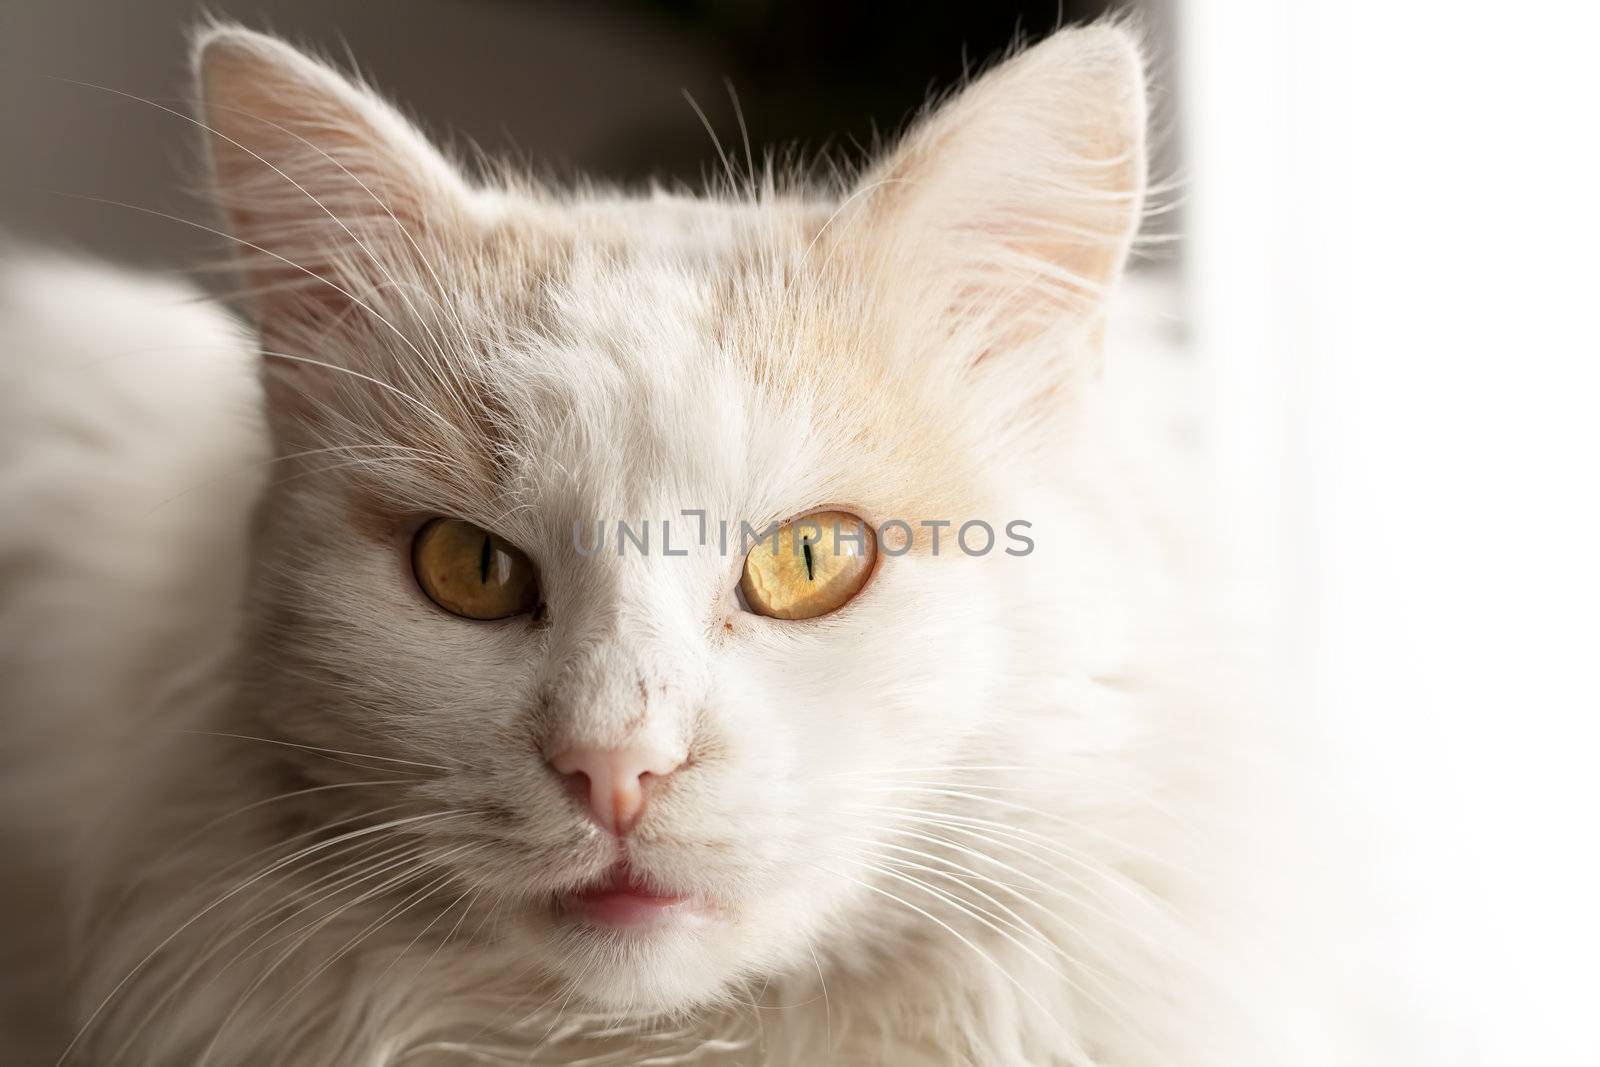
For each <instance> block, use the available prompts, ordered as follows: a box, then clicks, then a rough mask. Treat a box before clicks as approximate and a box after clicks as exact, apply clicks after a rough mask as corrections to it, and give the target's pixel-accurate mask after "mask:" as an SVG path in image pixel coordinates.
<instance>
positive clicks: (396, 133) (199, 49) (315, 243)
mask: <svg viewBox="0 0 1600 1067" xmlns="http://www.w3.org/2000/svg"><path fill="white" fill-rule="evenodd" d="M193 63H194V70H195V78H196V82H197V88H198V95H199V111H200V118H201V120H202V121H203V122H204V123H205V125H206V127H207V129H208V130H209V132H210V137H209V146H210V156H211V163H212V187H213V194H214V196H215V198H216V200H217V203H218V205H219V207H220V208H221V209H222V213H223V216H224V222H225V225H226V227H227V230H228V232H229V234H230V235H231V236H232V237H234V238H235V239H236V241H237V242H238V248H239V254H240V262H241V264H242V266H243V269H244V273H245V276H246V278H247V280H248V281H249V283H250V285H249V290H250V293H251V297H250V299H249V303H250V305H251V308H252V310H253V311H254V312H255V313H256V316H257V317H258V319H260V320H261V321H262V323H263V325H264V326H267V327H271V326H273V325H274V324H276V325H280V326H293V327H299V328H303V329H311V330H322V329H326V328H328V327H330V326H332V325H333V324H336V323H341V322H345V321H347V320H350V319H359V318H360V316H359V315H356V314H353V313H354V312H356V311H359V310H360V309H361V305H362V304H365V303H367V302H368V300H367V299H364V298H370V297H372V296H373V295H374V294H376V293H379V292H382V291H384V290H385V288H386V287H387V288H394V287H395V286H396V285H397V284H402V285H403V284H405V278H406V276H407V275H414V274H415V273H416V271H415V268H416V266H417V261H418V259H419V258H421V257H422V252H421V250H420V248H419V242H423V241H427V240H429V239H430V238H432V237H434V236H436V235H438V234H439V233H442V232H451V231H452V230H453V229H454V228H457V227H459V226H460V224H461V221H462V219H463V218H464V217H465V216H466V212H467V206H468V203H469V191H468V188H467V186H466V183H465V181H464V180H463V179H462V177H461V175H460V173H459V172H458V171H457V170H456V168H455V167H454V166H453V165H451V164H450V163H449V162H448V161H447V160H446V159H445V158H444V157H443V156H442V155H440V153H439V152H438V151H437V150H436V149H435V148H434V147H433V146H432V145H430V144H429V143H428V141H427V140H426V139H425V138H424V137H423V136H422V135H421V134H419V133H418V132H417V130H416V129H415V128H414V127H413V126H412V125H411V124H410V123H409V122H407V121H406V119H405V118H404V117H403V116H401V115H400V113H399V112H398V111H396V110H395V109H394V108H393V107H391V106H390V105H389V104H388V103H386V102H385V101H384V100H382V99H381V98H379V97H378V95H377V94H376V93H374V92H372V91H371V90H370V89H368V88H366V87H365V86H363V85H360V84H357V83H355V82H353V81H352V80H350V79H349V78H346V77H345V76H344V75H342V74H340V73H339V72H338V71H336V70H334V69H333V68H332V67H330V66H328V65H326V64H324V63H321V62H319V61H317V60H315V59H312V58H311V57H309V56H307V55H305V54H304V53H302V52H299V51H297V50H295V49H294V48H291V47H290V46H288V45H286V44H284V43H283V42H282V41H279V40H277V39H275V38H272V37H268V36H266V35H264V34H260V33H255V32H252V31H250V30H246V29H242V28H239V27H237V26H213V27H210V28H208V29H205V30H203V31H202V32H200V33H199V34H198V35H197V37H196V39H195V45H194V53H193Z"/></svg>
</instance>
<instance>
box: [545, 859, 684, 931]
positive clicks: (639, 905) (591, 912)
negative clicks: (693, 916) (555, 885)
mask: <svg viewBox="0 0 1600 1067" xmlns="http://www.w3.org/2000/svg"><path fill="white" fill-rule="evenodd" d="M688 899H689V898H688V897H684V896H678V895H676V894H663V893H657V892H655V891H654V890H652V889H648V888H646V887H645V886H643V885H642V884H640V883H639V882H637V881H635V880H634V878H633V877H632V875H631V874H630V873H629V872H628V871H627V869H626V868H614V869H613V870H612V871H611V872H610V873H609V874H608V875H607V876H606V880H605V881H604V882H600V883H598V884H596V885H593V886H591V887H590V888H588V889H585V890H582V891H580V892H577V893H569V894H568V895H566V896H564V897H562V898H561V906H562V908H563V909H564V910H565V911H566V912H567V913H568V914H570V915H575V916H578V917H579V918H582V919H587V920H588V921H589V922H592V923H597V924H599V925H601V926H617V927H630V926H643V925H645V924H647V923H650V922H654V921H656V920H657V919H660V918H661V917H662V916H664V915H666V914H667V913H669V912H671V911H672V910H674V909H675V908H679V907H681V906H682V905H683V904H685V903H687V901H688Z"/></svg>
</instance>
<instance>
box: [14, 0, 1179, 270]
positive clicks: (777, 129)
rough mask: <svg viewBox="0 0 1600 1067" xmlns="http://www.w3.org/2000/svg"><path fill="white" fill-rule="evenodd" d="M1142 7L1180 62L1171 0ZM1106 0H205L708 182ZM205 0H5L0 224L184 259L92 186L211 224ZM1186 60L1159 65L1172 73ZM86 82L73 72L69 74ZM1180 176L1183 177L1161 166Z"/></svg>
mask: <svg viewBox="0 0 1600 1067" xmlns="http://www.w3.org/2000/svg"><path fill="white" fill-rule="evenodd" d="M1140 6H1141V11H1140V16H1141V18H1142V20H1143V21H1144V22H1145V24H1146V25H1147V26H1148V27H1149V28H1150V30H1151V34H1150V36H1151V40H1152V43H1153V44H1154V45H1155V48H1156V52H1157V58H1158V63H1160V64H1169V63H1170V55H1171V51H1172V50H1171V48H1170V41H1169V38H1168V32H1167V31H1168V30H1169V29H1170V26H1171V22H1172V20H1171V18H1170V17H1167V16H1168V12H1167V11H1166V10H1165V7H1164V4H1163V3H1162V2H1156V3H1148V4H1143V5H1140ZM1125 7H1126V5H1125V4H1113V3H1108V2H1096V0H1043V2H1024V3H981V2H976V0H969V2H964V3H953V2H946V3H938V2H935V3H869V2H862V0H808V2H804V3H801V2H788V3H779V2H776V0H594V2H589V3H581V2H578V0H387V2H383V0H366V2H360V3H357V2H351V0H213V2H212V3H209V4H208V5H206V7H205V9H204V10H207V11H210V12H212V13H214V14H216V15H219V16H222V17H226V18H230V19H236V20H238V21H241V22H243V23H244V24H246V25H248V26H251V27H254V28H258V29H267V30H271V31H273V32H276V33H279V34H281V35H283V36H285V37H287V38H288V39H290V40H291V41H294V42H296V43H298V44H302V45H309V46H311V47H312V48H314V49H317V50H319V51H321V52H322V53H324V54H326V55H329V56H332V57H333V58H335V59H336V60H340V61H345V62H348V60H349V58H350V57H354V59H355V61H356V62H358V63H359V66H360V69H361V70H362V71H364V72H365V73H367V74H368V75H369V76H370V77H371V78H372V80H373V81H374V83H375V84H376V85H377V86H378V87H379V88H380V89H381V90H382V91H383V92H384V93H385V94H386V95H387V96H389V97H390V98H391V99H393V100H395V101H397V102H399V103H400V104H401V106H402V107H404V108H405V109H407V110H408V112H409V113H411V114H412V115H414V116H415V117H417V118H418V119H420V120H421V122H422V124H423V125H424V126H425V127H426V128H427V129H428V130H429V132H430V133H432V134H433V135H434V136H436V137H438V138H440V139H442V140H445V141H450V142H454V143H456V144H457V145H475V146H477V147H479V148H482V149H483V150H484V151H486V152H487V153H488V154H489V155H491V156H510V157H513V158H516V159H520V160H522V161H524V162H525V163H526V164H527V165H528V166H529V167H531V168H533V169H535V170H539V171H542V172H547V173H551V174H554V175H557V176H567V175H571V174H575V173H578V172H584V173H588V174H592V175H595V176H597V177H600V178H604V179H610V180H618V181H624V182H631V183H638V182H643V181H645V180H646V179H651V178H658V179H664V180H668V181H681V182H684V183H687V184H689V185H690V186H699V185H702V184H703V180H704V179H705V178H706V176H708V175H710V174H712V173H714V172H715V171H716V170H717V169H718V168H720V166H721V164H720V162H719V160H718V156H717V151H716V148H715V147H714V145H713V143H712V140H711V135H710V134H709V133H708V132H707V130H706V127H705V125H704V124H702V121H701V119H700V117H699V116H698V115H696V113H695V111H694V109H693V108H692V107H691V106H690V104H689V103H688V102H687V101H686V99H685V93H687V94H689V95H690V96H692V97H693V99H694V100H695V101H696V102H697V103H698V105H699V107H700V108H701V109H703V110H704V112H705V115H706V119H707V122H709V124H710V125H711V127H712V128H713V129H714V130H715V133H716V136H717V138H718V139H719V140H720V141H721V143H722V145H723V146H724V148H725V149H726V151H727V152H728V153H729V155H730V156H732V157H735V158H736V159H738V160H739V161H741V165H742V160H743V158H744V147H743V141H742V137H741V132H740V127H739V121H738V118H737V115H736V111H735V108H734V105H733V103H732V99H731V97H730V93H729V89H728V86H729V85H731V86H732V88H733V90H734V91H735V92H736V93H737V97H738V101H739V104H740V106H741V108H742V111H743V117H744V121H745V123H746V125H747V126H748V129H749V136H750V139H751V141H752V142H753V144H754V148H755V152H756V154H757V156H756V157H757V159H758V160H759V159H760V158H761V153H762V152H763V151H764V150H766V149H772V150H774V151H776V152H778V153H779V154H780V156H782V155H783V154H785V153H788V154H792V155H793V156H794V157H797V158H799V159H802V160H814V159H816V158H817V157H818V156H819V155H820V154H822V153H826V154H827V155H828V156H829V157H831V158H834V159H839V160H844V161H850V162H854V161H857V160H859V159H860V157H861V155H862V154H863V152H865V151H866V150H867V149H868V148H869V147H870V146H871V145H872V144H873V143H874V139H875V138H881V137H884V136H890V135H893V134H894V133H895V132H896V131H898V130H900V129H901V128H903V126H904V124H905V123H906V121H907V120H908V119H909V118H910V117H911V116H913V115H914V114H915V112H916V110H917V109H918V108H919V107H920V106H921V105H922V104H923V103H924V102H925V101H926V100H927V99H928V98H929V96H930V95H931V94H934V93H937V92H940V91H942V90H944V89H946V88H948V87H949V86H951V85H952V84H954V83H956V82H958V81H959V80H960V79H961V77H962V75H963V72H964V71H966V70H968V69H970V68H973V67H979V68H981V67H983V66H984V65H986V64H987V63H989V62H991V61H992V60H993V59H994V58H995V57H996V56H997V55H999V54H1001V53H1002V52H1003V51H1004V50H1005V49H1006V48H1008V47H1009V46H1010V45H1011V44H1012V43H1013V42H1014V41H1016V40H1017V39H1019V38H1022V39H1027V40H1031V39H1035V38H1037V37H1039V36H1041V35H1043V34H1045V33H1048V32H1049V31H1050V30H1051V29H1052V28H1054V27H1055V26H1057V25H1059V24H1061V23H1064V22H1081V21H1086V20H1090V19H1093V18H1096V17H1099V16H1101V15H1104V14H1105V13H1107V11H1108V10H1113V9H1119V10H1120V9H1123V8H1125ZM201 10H202V9H201V8H200V7H198V6H197V5H196V4H195V3H194V2H193V0H3V2H0V92H3V97H0V108H3V113H0V135H3V136H0V158H3V159H4V167H3V171H0V226H4V227H6V228H9V229H11V230H13V231H16V232H19V233H22V234H26V235H34V236H38V237H42V238H45V239H49V240H52V241H55V242H58V243H68V244H71V245H75V246H77V247H80V248H82V249H84V250H86V251H92V252H96V253H100V254H103V255H109V256H112V257H115V258H118V259H122V260H125V261H130V262H135V263H150V264H158V265H169V266H170V265H175V264H178V263H181V262H183V261H184V260H185V258H186V257H193V256H194V255H195V254H196V253H197V252H198V250H200V249H203V248H208V247H212V246H211V245H209V244H208V242H207V239H206V238H205V235H203V234H199V233H198V232H196V231H193V230H190V229H188V228H186V227H184V226H182V225H180V224H177V223H174V222H171V221H169V220H164V219H160V218H157V217H154V216H151V215H148V214H141V213H139V212H137V211H132V210H128V209H126V208H118V207H112V206H106V205H99V204H93V203H86V202H84V201H81V200H73V199H68V198H65V197H62V196H59V195H55V194H56V193H58V192H72V193H80V194H87V195H92V196H98V197H107V198H112V199H116V200H121V201H127V202H130V203H133V204H137V205H140V206H142V207H146V208H151V209H154V210H158V211H166V212H171V213H173V214H177V215H181V216H184V217H187V218H200V219H204V218H205V215H204V214H203V211H202V210H201V208H200V207H199V206H198V205H197V204H196V202H195V201H194V199H193V197H192V195H191V193H190V190H191V189H192V188H193V186H194V184H195V178H196V175H197V174H198V167H197V158H198V157H197V147H196V146H197V144H198V140H197V138H196V136H195V131H194V129H193V128H192V127H191V126H190V125H189V124H188V123H186V122H184V121H183V120H182V119H180V118H177V117H175V116H173V115H170V114H166V113H163V112H161V111H160V110H158V109H156V108H153V107H151V106H149V105H148V104H145V103H140V102H138V101H135V100H130V99H127V98H125V97H121V96H118V95H115V94H113V93H108V92H104V91H99V90H96V89H92V88H86V87H83V86H80V85H75V84H71V81H69V80H75V81H83V82H90V83H93V84H95V85H99V86H104V87H107V88H110V89H115V90H119V91H122V92H126V93H132V94H136V95H138V96H142V97H147V98H151V99H154V100H157V101H159V102H161V103H163V104H166V105H168V106H171V107H175V108H179V109H183V108H185V107H186V104H185V102H184V98H185V94H186V92H187V75H186V69H185V47H186V44H185V35H186V30H187V28H188V27H189V26H190V25H192V24H193V22H194V20H195V19H196V18H198V17H199V15H200V12H201ZM1167 76H1170V70H1167V71H1165V72H1163V71H1162V70H1161V69H1160V67H1158V71H1157V79H1158V82H1160V81H1165V80H1167ZM62 79H69V80H62ZM1161 169H1168V170H1170V167H1166V168H1161Z"/></svg>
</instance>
